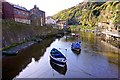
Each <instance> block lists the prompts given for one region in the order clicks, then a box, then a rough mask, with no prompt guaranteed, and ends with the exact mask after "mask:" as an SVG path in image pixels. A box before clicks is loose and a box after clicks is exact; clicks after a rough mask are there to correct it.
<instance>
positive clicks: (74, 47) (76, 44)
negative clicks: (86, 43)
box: [71, 42, 81, 51]
mask: <svg viewBox="0 0 120 80" xmlns="http://www.w3.org/2000/svg"><path fill="white" fill-rule="evenodd" d="M71 49H72V50H73V51H81V42H73V43H72V45H71Z"/></svg>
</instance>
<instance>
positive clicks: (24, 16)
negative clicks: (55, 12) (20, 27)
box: [2, 2, 45, 26]
mask: <svg viewBox="0 0 120 80" xmlns="http://www.w3.org/2000/svg"><path fill="white" fill-rule="evenodd" d="M2 19H10V20H14V21H16V22H20V23H25V24H32V25H35V26H44V25H45V12H44V11H42V10H39V8H38V7H37V6H36V5H35V6H34V8H33V9H31V10H27V9H26V8H24V7H21V6H19V5H15V4H11V3H8V2H2Z"/></svg>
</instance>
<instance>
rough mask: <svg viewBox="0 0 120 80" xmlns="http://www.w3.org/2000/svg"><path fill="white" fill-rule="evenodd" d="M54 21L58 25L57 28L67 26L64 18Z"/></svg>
mask: <svg viewBox="0 0 120 80" xmlns="http://www.w3.org/2000/svg"><path fill="white" fill-rule="evenodd" d="M56 23H57V26H58V27H59V29H63V28H65V27H67V26H66V21H65V20H58V21H57V22H56Z"/></svg>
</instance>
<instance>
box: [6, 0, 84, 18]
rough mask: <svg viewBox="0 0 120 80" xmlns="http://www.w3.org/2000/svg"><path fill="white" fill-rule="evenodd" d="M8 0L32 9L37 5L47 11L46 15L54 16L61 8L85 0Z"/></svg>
mask: <svg viewBox="0 0 120 80" xmlns="http://www.w3.org/2000/svg"><path fill="white" fill-rule="evenodd" d="M6 1H7V2H10V3H13V4H18V5H20V6H22V7H25V8H26V9H28V10H30V9H32V8H33V7H34V5H37V7H39V9H40V10H43V11H45V14H46V16H52V15H54V14H56V13H58V12H59V11H61V10H64V9H67V8H70V7H73V6H76V5H77V4H79V3H81V2H82V1H83V0H6Z"/></svg>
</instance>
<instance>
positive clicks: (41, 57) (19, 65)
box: [3, 32, 119, 79]
mask: <svg viewBox="0 0 120 80" xmlns="http://www.w3.org/2000/svg"><path fill="white" fill-rule="evenodd" d="M80 34H81V36H80V39H76V38H73V37H70V36H67V37H66V36H64V37H62V38H60V39H55V38H50V39H47V40H45V41H43V42H42V43H39V44H35V45H33V46H31V47H29V48H27V49H25V50H23V51H21V52H20V53H19V54H18V55H16V56H3V78H11V79H13V78H117V77H118V73H119V71H118V65H116V64H113V63H110V62H109V60H110V59H111V58H109V57H107V56H105V55H103V54H108V53H109V54H110V55H111V54H114V53H115V52H114V51H111V49H105V48H106V47H108V46H107V45H104V43H103V42H101V40H100V39H98V38H96V37H95V36H94V34H92V33H84V32H82V33H80ZM76 40H81V42H82V44H81V45H82V50H81V52H80V53H75V52H73V51H71V43H72V42H74V41H76ZM52 48H57V49H58V50H60V51H61V52H62V53H63V54H64V55H65V56H66V57H67V63H66V66H65V67H64V68H61V67H59V66H57V65H55V64H53V63H52V62H51V61H50V58H49V54H50V51H51V49H52ZM114 58H115V59H117V58H118V56H116V54H114ZM114 58H112V59H114Z"/></svg>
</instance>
